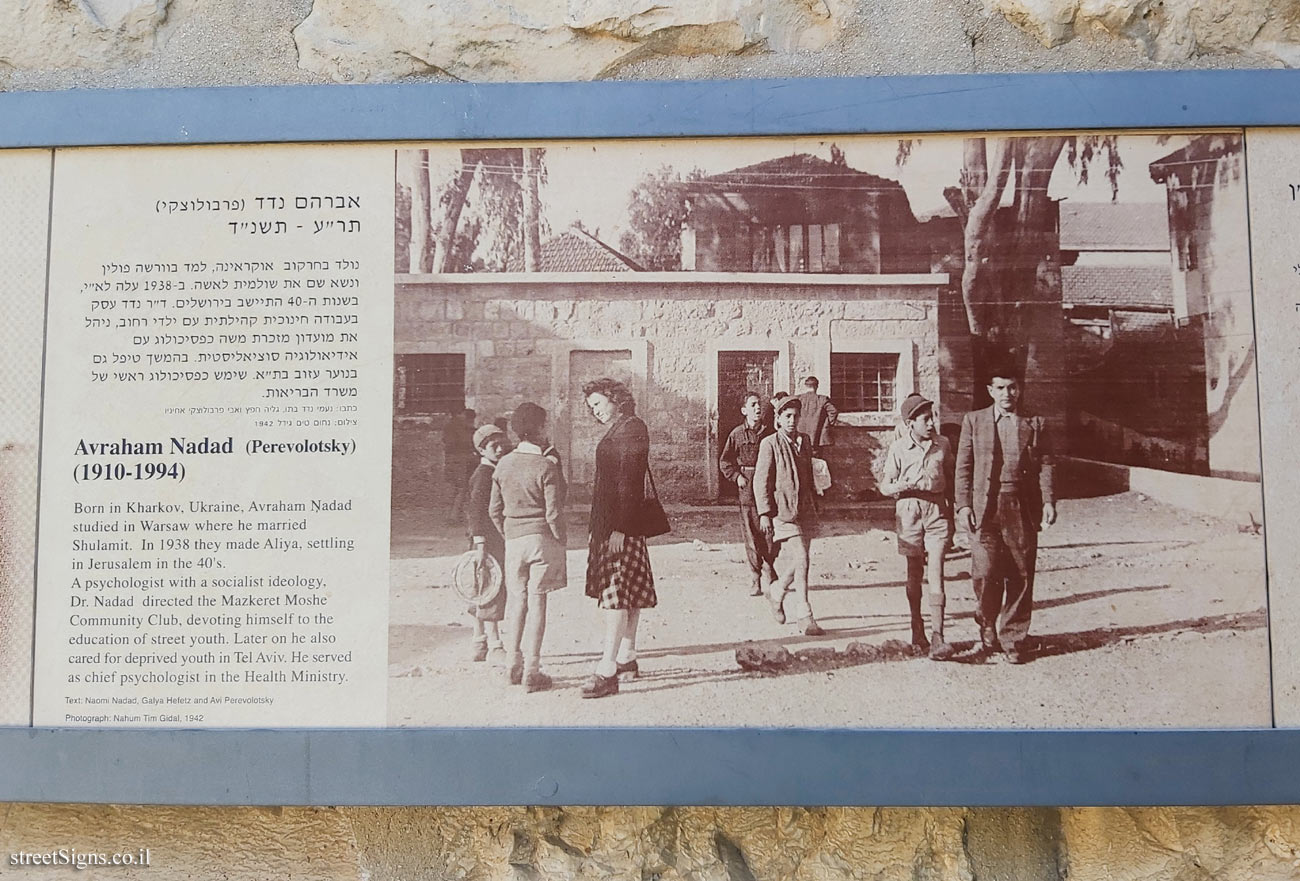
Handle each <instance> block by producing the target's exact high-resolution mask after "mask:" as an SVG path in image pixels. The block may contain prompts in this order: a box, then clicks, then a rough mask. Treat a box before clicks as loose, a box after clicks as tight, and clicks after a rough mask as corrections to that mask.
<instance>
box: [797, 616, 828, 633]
mask: <svg viewBox="0 0 1300 881" xmlns="http://www.w3.org/2000/svg"><path fill="white" fill-rule="evenodd" d="M801 623H802V624H803V635H804V636H825V635H826V631H825V630H823V629H822V626H821V625H820V624H818V623H817V621H816V620H815V619H813V618H809V619H807V620H806V621H803V622H801Z"/></svg>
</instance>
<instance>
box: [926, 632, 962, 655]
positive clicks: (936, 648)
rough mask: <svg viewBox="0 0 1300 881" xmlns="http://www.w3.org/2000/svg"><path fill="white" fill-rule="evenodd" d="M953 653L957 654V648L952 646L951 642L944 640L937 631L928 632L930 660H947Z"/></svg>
mask: <svg viewBox="0 0 1300 881" xmlns="http://www.w3.org/2000/svg"><path fill="white" fill-rule="evenodd" d="M955 654H957V650H956V649H955V648H953V646H952V643H949V642H944V639H943V637H942V636H940V635H939V634H938V633H931V634H930V660H931V661H947V660H949V659H950V658H952V656H953V655H955Z"/></svg>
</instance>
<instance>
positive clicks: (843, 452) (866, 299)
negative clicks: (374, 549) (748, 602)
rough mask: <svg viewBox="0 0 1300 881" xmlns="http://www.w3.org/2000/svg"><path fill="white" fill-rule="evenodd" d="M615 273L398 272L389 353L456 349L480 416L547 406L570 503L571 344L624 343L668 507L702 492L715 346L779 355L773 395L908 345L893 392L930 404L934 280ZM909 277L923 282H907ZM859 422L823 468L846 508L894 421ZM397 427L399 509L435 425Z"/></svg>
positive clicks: (581, 451)
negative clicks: (427, 276)
mask: <svg viewBox="0 0 1300 881" xmlns="http://www.w3.org/2000/svg"><path fill="white" fill-rule="evenodd" d="M619 275H620V274H615V276H614V277H613V278H610V277H605V278H603V279H600V280H596V279H592V278H587V279H583V278H582V277H580V276H571V277H563V276H559V277H555V278H546V277H541V278H539V277H538V276H532V277H529V278H520V277H516V278H515V279H513V280H500V279H497V278H492V277H490V276H480V277H477V278H470V279H468V280H464V281H460V280H456V281H448V280H446V277H442V279H443V280H438V281H433V280H429V281H418V280H417V279H420V278H421V277H420V276H401V277H400V279H401V280H400V283H399V285H398V291H397V305H396V327H397V351H398V352H399V353H406V352H464V353H466V377H465V387H466V393H467V395H468V398H467V404H468V406H470V407H472V408H474V409H475V410H476V411H478V413H479V421H480V422H485V421H488V420H490V419H491V418H493V417H495V416H496V415H498V414H504V413H510V412H511V411H512V410H514V408H515V407H516V406H518V404H520V403H521V402H523V401H525V400H532V401H535V402H537V403H540V404H541V405H542V406H543V407H545V408H546V409H547V410H548V411H549V412H550V413H551V414H552V424H551V429H552V438H553V440H554V442H555V444H556V446H557V447H558V448H559V449H560V452H561V455H562V456H564V457H565V458H566V460H568V461H569V462H570V463H571V467H569V468H568V469H567V470H566V473H568V474H569V475H570V479H571V483H573V484H575V489H576V490H577V492H578V494H579V496H578V497H579V498H581V489H580V488H578V486H579V485H580V484H582V482H583V475H584V474H585V472H586V469H585V468H584V463H585V462H586V460H589V459H590V458H591V457H592V455H593V449H594V441H595V439H597V437H598V436H597V435H593V434H591V433H589V432H583V431H582V427H583V426H582V425H580V424H579V423H587V422H589V421H590V418H589V416H588V415H587V413H586V408H585V405H584V404H583V402H582V400H581V399H580V394H576V393H575V389H579V388H580V387H581V383H582V381H584V380H590V379H596V378H597V376H584V377H576V376H575V377H570V376H569V375H568V372H569V366H570V360H569V359H570V352H571V351H572V350H578V351H600V350H603V349H616V350H624V349H627V347H628V345H629V343H628V340H633V341H635V342H634V344H633V345H634V348H635V353H634V357H633V358H632V361H633V367H632V368H631V369H632V370H633V371H634V372H638V373H639V374H640V375H639V376H638V377H637V379H638V382H637V383H636V384H635V385H634V389H633V390H634V393H636V394H637V397H638V403H637V412H638V415H640V416H641V417H642V418H643V419H645V421H646V424H647V425H648V426H649V428H650V443H651V464H652V467H653V470H654V474H655V480H656V483H657V485H658V487H659V489H660V491H661V493H662V495H663V497H664V498H665V499H666V500H668V501H672V502H691V501H703V500H710V499H712V498H713V495H714V490H715V488H716V478H715V476H714V474H715V469H716V462H717V453H718V447H719V443H720V440H721V439H720V438H719V437H718V430H717V422H716V419H717V413H716V407H717V403H716V401H717V389H716V378H715V377H716V373H715V371H716V360H717V351H718V347H730V348H736V349H754V350H774V351H776V352H778V353H779V355H778V361H779V363H778V367H777V370H778V375H784V377H785V384H784V385H783V386H780V387H779V389H778V390H780V389H783V390H785V391H787V392H797V391H799V390H800V389H798V388H796V386H797V385H798V384H799V382H800V381H801V380H802V378H803V377H804V376H807V375H809V374H813V375H818V376H820V377H821V379H822V383H823V391H824V392H828V391H830V383H829V381H828V366H827V365H828V364H829V359H830V354H831V352H832V351H870V350H871V349H872V347H876V346H883V347H885V348H886V349H889V348H894V349H905V350H906V352H907V354H906V356H905V357H904V359H903V360H902V361H900V376H899V377H898V394H899V395H900V396H901V395H906V394H908V393H909V392H911V391H913V390H916V391H919V392H921V393H922V394H924V395H926V396H927V397H930V398H932V399H935V400H938V398H939V357H938V346H939V339H938V319H937V302H938V289H939V285H940V284H941V283H942V278H943V277H942V276H920V277H912V276H874V277H866V276H862V277H855V276H844V277H843V279H844V280H843V281H837V282H836V283H835V284H817V285H812V284H810V283H805V282H802V281H800V280H799V277H798V276H797V275H792V276H789V277H788V278H787V279H782V280H780V281H773V280H772V276H767V277H766V278H767V280H766V281H756V280H752V277H751V278H749V279H747V278H746V276H745V275H743V274H741V275H730V276H724V275H720V274H714V275H712V276H711V277H710V280H701V278H699V277H696V276H673V275H671V274H664V275H662V276H655V277H650V276H648V275H646V274H642V273H635V274H633V273H623V274H621V275H623V276H626V277H627V278H626V279H624V278H619V277H618V276H619ZM913 278H917V279H923V280H915V281H908V279H913ZM855 279H857V282H856V283H855V281H854V280H855ZM865 279H871V282H870V283H864V280H865ZM636 344H640V345H639V346H637V345H636ZM641 358H643V359H644V361H643V363H639V364H638V363H637V362H638V361H640V359H641ZM904 373H905V374H906V375H901V374H904ZM940 404H941V405H942V402H940ZM845 421H848V420H847V417H846V420H845ZM869 422H870V424H860V425H857V426H849V425H845V426H843V427H840V428H837V429H836V430H835V432H834V437H833V440H834V449H833V453H832V454H831V456H830V464H831V469H832V473H833V474H834V475H835V476H836V478H835V479H836V483H837V485H838V488H837V490H836V492H837V493H839V494H840V495H842V496H843V497H845V498H849V497H858V496H861V495H865V494H869V493H871V491H872V489H873V488H874V486H875V479H876V478H875V474H874V472H875V470H876V464H877V462H876V460H877V458H878V457H879V456H880V454H881V449H882V445H887V443H888V436H889V435H890V434H891V433H892V431H893V429H894V425H895V419H894V417H893V414H892V413H890V414H888V416H887V417H884V418H877V419H874V420H870V421H869ZM396 423H397V424H396V430H395V438H396V443H395V446H394V450H393V461H394V469H393V473H394V474H395V475H401V479H400V480H396V479H395V483H394V499H395V502H396V503H398V504H401V503H402V501H403V498H405V497H408V496H412V495H414V496H415V497H417V498H418V497H419V496H420V495H421V493H420V490H419V489H418V486H417V481H418V480H420V479H436V478H437V470H436V461H437V460H435V459H432V458H431V454H432V453H433V452H434V450H435V449H436V444H437V441H436V439H434V435H436V434H437V432H438V430H439V427H440V423H439V421H438V420H437V419H425V418H415V419H412V418H408V417H399V418H398V419H397V420H396Z"/></svg>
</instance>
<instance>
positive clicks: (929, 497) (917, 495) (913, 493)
mask: <svg viewBox="0 0 1300 881" xmlns="http://www.w3.org/2000/svg"><path fill="white" fill-rule="evenodd" d="M898 497H899V498H900V499H920V500H921V501H923V502H932V503H934V504H936V505H942V504H943V493H936V492H924V491H923V490H919V489H905V490H903V491H902V492H901V493H899V494H898Z"/></svg>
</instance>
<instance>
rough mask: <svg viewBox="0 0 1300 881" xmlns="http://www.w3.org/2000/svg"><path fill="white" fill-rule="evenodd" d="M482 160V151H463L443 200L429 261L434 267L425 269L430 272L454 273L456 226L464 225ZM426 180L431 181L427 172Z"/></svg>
mask: <svg viewBox="0 0 1300 881" xmlns="http://www.w3.org/2000/svg"><path fill="white" fill-rule="evenodd" d="M482 161H483V154H482V151H479V150H461V151H460V169H459V170H458V171H457V172H456V177H455V178H454V179H453V180H452V183H451V186H450V187H448V188H447V191H446V192H445V193H443V194H442V197H441V199H440V200H439V204H440V206H441V208H442V217H441V219H440V220H439V222H438V225H437V226H436V227H435V228H434V232H433V253H432V255H431V257H430V259H429V263H430V267H429V269H427V270H425V271H426V272H448V271H450V264H451V255H452V251H453V250H454V248H455V244H456V227H457V226H459V225H460V214H461V212H462V211H463V210H465V197H466V196H468V195H469V186H470V184H471V183H473V181H474V173H475V172H476V171H477V170H478V167H479V164H480V163H482ZM426 164H427V160H426ZM424 178H425V180H426V181H427V180H428V178H429V175H428V174H427V172H426V174H425V175H424ZM426 186H427V184H426Z"/></svg>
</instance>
